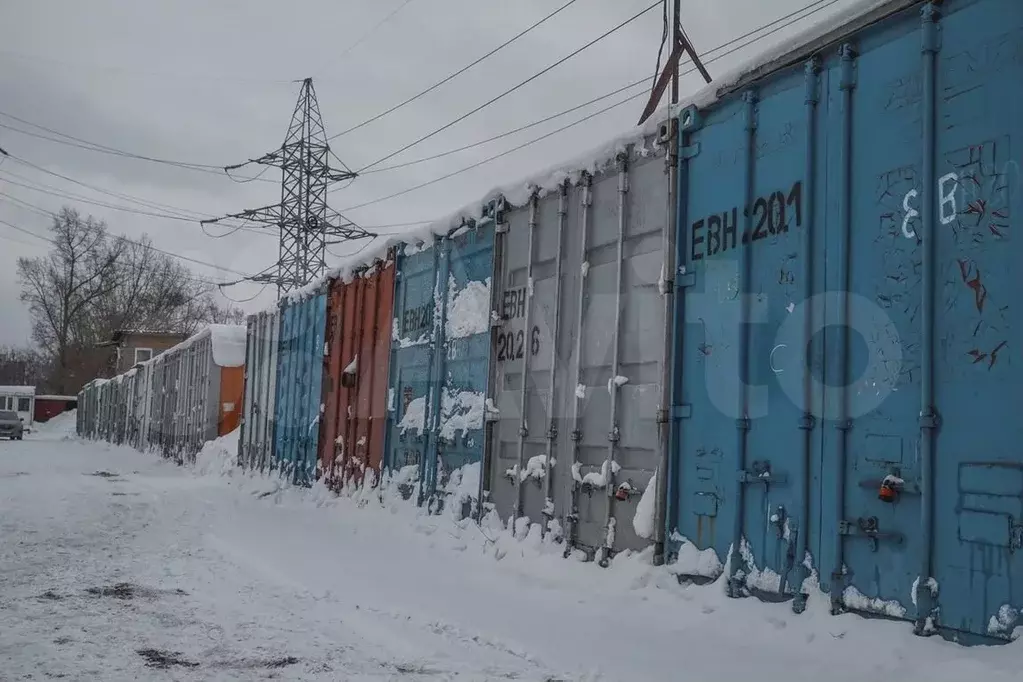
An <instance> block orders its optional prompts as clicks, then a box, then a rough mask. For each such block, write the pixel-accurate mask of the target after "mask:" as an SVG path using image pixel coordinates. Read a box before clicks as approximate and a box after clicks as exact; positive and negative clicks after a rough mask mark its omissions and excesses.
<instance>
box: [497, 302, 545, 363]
mask: <svg viewBox="0 0 1023 682" xmlns="http://www.w3.org/2000/svg"><path fill="white" fill-rule="evenodd" d="M528 300H529V297H528V295H527V292H526V287H518V288H515V289H509V290H507V291H505V292H504V294H503V295H502V297H501V319H502V320H504V321H506V322H507V321H510V320H516V319H520V318H525V317H526V305H527V302H528ZM539 352H540V327H539V326H538V325H535V324H534V325H533V328H532V329H531V330H530V332H529V354H530V355H534V356H535V355H537V354H538V353H539ZM525 353H526V333H525V330H523V329H519V330H518V331H514V330H512V331H506V332H500V333H499V334H498V335H497V361H498V362H508V361H510V360H521V359H522V358H524V357H525Z"/></svg>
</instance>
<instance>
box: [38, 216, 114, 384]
mask: <svg viewBox="0 0 1023 682" xmlns="http://www.w3.org/2000/svg"><path fill="white" fill-rule="evenodd" d="M50 231H51V232H52V233H53V243H54V248H53V249H52V250H51V251H50V253H49V255H47V256H46V257H44V258H19V259H18V278H19V279H20V280H21V300H22V301H24V302H25V303H27V304H28V307H29V312H30V313H31V315H32V336H33V338H34V339H35V340H36V342H37V343H38V344H39V345H40V347H41V348H42V350H43V351H44V352H46V353H47V354H48V355H49V356H50V357H52V358H53V360H54V372H55V377H54V378H55V383H56V386H55V388H56V389H57V391H58V392H60V393H65V392H66V391H67V390H68V383H67V378H68V376H69V371H68V370H69V369H70V365H69V363H68V350H69V348H70V346H71V343H72V333H73V330H74V328H75V322H76V321H77V320H79V319H80V318H81V317H82V316H83V315H84V314H86V313H87V312H88V309H89V306H90V305H92V304H93V303H95V302H96V301H97V300H99V299H100V298H101V297H103V296H105V295H107V294H109V293H110V291H111V290H112V289H113V288H115V287H116V285H117V282H116V276H115V270H116V266H117V260H118V258H119V257H120V252H119V251H118V249H119V248H120V247H121V246H122V244H121V243H120V242H115V243H114V244H113V245H112V244H111V243H110V242H109V240H108V239H107V232H106V225H105V224H104V223H103V222H101V221H97V220H95V219H94V218H92V216H89V217H88V218H85V219H84V220H83V219H82V217H81V216H80V215H79V213H78V211H75V210H74V209H68V208H64V209H61V211H60V213H59V214H57V215H56V216H54V218H53V225H51V226H50Z"/></svg>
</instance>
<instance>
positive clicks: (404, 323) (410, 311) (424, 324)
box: [401, 301, 434, 336]
mask: <svg viewBox="0 0 1023 682" xmlns="http://www.w3.org/2000/svg"><path fill="white" fill-rule="evenodd" d="M433 308H434V302H433V301H429V302H427V303H424V304H423V305H421V306H417V307H415V308H406V309H405V311H404V312H402V314H401V333H402V336H407V335H409V334H412V333H415V332H421V331H423V330H425V329H428V328H429V327H430V326H431V325H432V324H433Z"/></svg>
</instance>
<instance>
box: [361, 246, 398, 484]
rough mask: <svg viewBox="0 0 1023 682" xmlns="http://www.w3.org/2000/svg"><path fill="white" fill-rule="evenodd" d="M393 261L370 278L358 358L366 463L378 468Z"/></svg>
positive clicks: (384, 412) (384, 414) (384, 428)
mask: <svg viewBox="0 0 1023 682" xmlns="http://www.w3.org/2000/svg"><path fill="white" fill-rule="evenodd" d="M396 271H397V267H396V264H395V263H394V261H389V262H388V263H386V264H385V265H384V266H383V267H382V269H381V270H380V271H379V272H378V273H377V274H376V275H375V276H374V278H373V287H374V288H375V289H376V294H375V296H374V300H375V305H374V310H373V311H372V314H371V318H372V325H369V324H367V325H366V329H365V332H364V335H363V338H364V341H363V348H362V350H361V351H360V355H359V357H360V360H359V363H360V364H359V379H358V381H359V390H360V392H361V393H362V394H363V395H366V396H368V401H369V404H368V406H367V411H368V422H367V425H366V435H367V437H368V439H369V444H368V445H367V446H366V455H367V458H368V459H367V466H368V467H369V468H371V469H372V470H373V471H376V472H379V470H380V468H381V466H382V465H383V458H384V450H385V447H386V446H385V442H384V441H385V439H386V436H387V396H388V392H389V391H388V376H389V364H390V357H391V333H392V329H393V328H394V327H393V324H392V315H393V314H394V276H395V272H396Z"/></svg>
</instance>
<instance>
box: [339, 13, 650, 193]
mask: <svg viewBox="0 0 1023 682" xmlns="http://www.w3.org/2000/svg"><path fill="white" fill-rule="evenodd" d="M660 4H661V0H657V2H655V3H653V4H652V5H650V6H648V7H647V8H646V9H644V10H640V11H639V12H637V13H636V14H634V15H632V16H631V17H629V18H628V19H626V20H625V21H623V22H621V23H620V24H618V25H617V26H615V27H614V28H611V29H609V30H607V31H605V32H604V33H602V34H601V35H599V36H597V37H596V38H594V39H593V40H591V41H590V42H588V43H586V44H585V45H583V46H582V47H580V48H578V49H576V50H574V51H573V52H570V53H569V54H568V55H566V56H564V57H562V58H561V59H559V60H558V61H556V62H554V63H553V64H550V65H548V66H547V67H545V68H544V69H542V70H540V71H538V72H537V73H535V74H533V75H532V76H530V77H529V78H527V79H526V80H524V81H522V82H521V83H519V84H518V85H515V86H513V87H511V88H509V89H507V90H505V91H504V92H502V93H501V94H499V95H497V96H496V97H493V98H491V99H490V100H488V101H486V102H484V103H483V104H481V105H479V106H478V107H476V108H475V109H473V110H471V111H469V112H466V113H464V114H462V115H461V116H459V117H458V118H456V119H455V120H453V121H451V122H449V123H446V124H444V125H443V126H441V127H440V128H437V129H436V130H434V131H432V132H430V133H427V134H426V135H423V136H422V137H420V138H419V139H418V140H415V141H414V142H410V143H409V144H407V145H405V146H404V147H402V148H400V149H398V150H396V151H393V152H391V153H390V154H388V155H387V156H385V157H383V158H380V159H377V160H376V161H374V162H373V163H371V164H369V165H366V166H363V167H362V168H360V169H359V171H358V172H359V173H362V172H363V171H365V170H367V169H369V168H372V167H373V166H377V165H379V164H381V163H383V162H384V161H387V160H388V159H391V158H394V157H395V156H397V155H398V154H401V153H402V152H403V151H405V150H407V149H411V148H412V147H415V146H416V145H417V144H419V143H420V142H424V141H426V140H428V139H430V138H431V137H433V136H434V135H437V134H438V133H441V132H443V131H445V130H447V129H448V128H450V127H451V126H453V125H455V124H456V123H460V122H462V121H464V120H465V119H467V118H469V117H470V116H472V115H473V114H475V113H477V112H478V111H481V110H483V109H485V108H487V107H489V106H490V105H491V104H493V103H495V102H497V101H498V100H500V99H502V98H504V97H507V96H508V95H510V94H511V93H513V92H515V91H516V90H518V89H520V88H522V87H524V86H526V85H528V84H529V83H532V82H533V81H535V80H536V79H537V78H540V77H541V76H543V75H544V74H546V73H547V72H549V71H551V70H552V69H554V68H556V67H558V66H560V65H562V64H564V63H565V62H567V61H568V60H569V59H571V58H572V57H575V56H576V55H577V54H579V53H580V52H582V51H583V50H586V49H587V48H589V47H592V46H593V45H595V44H596V43H598V42H600V41H601V40H603V39H605V38H607V37H608V36H609V35H611V34H612V33H614V32H615V31H618V30H620V29H622V28H624V27H625V26H628V25H629V24H631V23H632V22H633V21H635V20H637V19H639V18H640V17H641V16H643V15H644V14H646V13H647V12H649V11H650V10H652V9H654V8H655V7H657V6H658V5H660Z"/></svg>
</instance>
